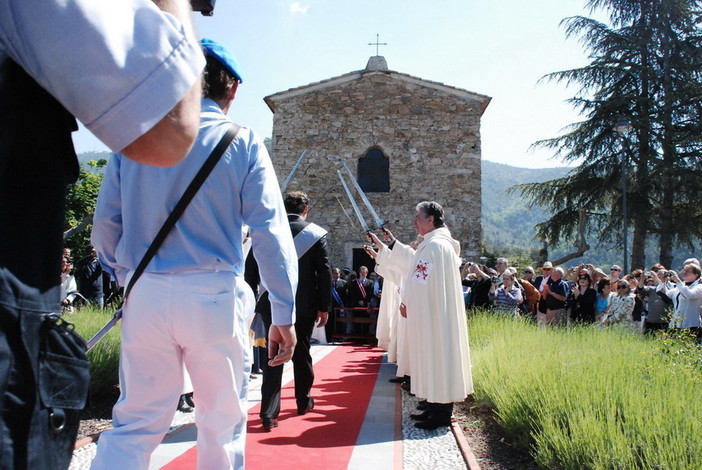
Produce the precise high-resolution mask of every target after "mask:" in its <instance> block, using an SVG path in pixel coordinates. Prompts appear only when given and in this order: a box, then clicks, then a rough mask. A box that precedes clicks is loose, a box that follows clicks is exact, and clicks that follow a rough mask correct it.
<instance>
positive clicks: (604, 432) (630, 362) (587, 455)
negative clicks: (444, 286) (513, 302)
mask: <svg viewBox="0 0 702 470" xmlns="http://www.w3.org/2000/svg"><path fill="white" fill-rule="evenodd" d="M469 331H470V339H471V356H472V361H473V379H474V383H475V389H476V398H477V399H478V400H479V401H481V402H483V403H487V404H488V405H489V406H491V407H493V408H494V409H495V411H496V413H497V415H498V416H499V420H500V422H501V424H502V426H503V427H504V429H505V430H506V431H507V432H508V433H509V434H510V435H511V436H512V437H513V439H514V441H515V442H517V443H518V445H522V446H528V447H529V448H531V452H532V455H533V456H534V457H535V459H536V461H537V462H538V463H539V464H540V465H543V466H544V467H546V468H558V469H629V468H646V469H649V468H650V469H693V468H694V469H699V468H702V462H701V461H700V454H701V453H702V422H701V421H700V419H702V401H700V391H702V387H701V386H702V368H700V367H699V356H700V350H699V348H698V347H697V346H694V345H691V344H685V343H683V342H679V341H676V340H660V339H654V340H651V339H645V338H642V337H641V336H640V335H634V334H631V333H626V332H623V331H617V330H601V329H595V328H593V327H579V328H569V329H559V328H555V329H546V330H543V329H539V328H537V327H536V326H535V325H533V324H531V323H528V322H524V321H518V320H517V321H515V320H513V319H509V318H500V317H496V316H493V315H490V314H486V313H483V314H477V315H475V316H473V317H472V318H471V319H470V321H469Z"/></svg>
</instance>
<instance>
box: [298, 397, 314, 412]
mask: <svg viewBox="0 0 702 470" xmlns="http://www.w3.org/2000/svg"><path fill="white" fill-rule="evenodd" d="M313 409H314V398H310V401H308V402H307V406H305V407H302V408H301V407H299V406H298V407H297V414H299V415H300V416H302V415H306V414H307V413H308V412H309V411H312V410H313Z"/></svg>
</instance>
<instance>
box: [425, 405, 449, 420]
mask: <svg viewBox="0 0 702 470" xmlns="http://www.w3.org/2000/svg"><path fill="white" fill-rule="evenodd" d="M428 405H429V407H428V411H429V413H431V414H433V415H435V416H436V417H438V418H451V415H452V414H453V403H432V402H428Z"/></svg>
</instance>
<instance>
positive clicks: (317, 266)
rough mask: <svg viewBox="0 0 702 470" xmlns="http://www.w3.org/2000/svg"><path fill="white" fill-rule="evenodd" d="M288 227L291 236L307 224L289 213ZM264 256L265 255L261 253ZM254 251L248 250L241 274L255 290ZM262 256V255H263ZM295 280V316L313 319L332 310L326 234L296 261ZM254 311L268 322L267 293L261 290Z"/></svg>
mask: <svg viewBox="0 0 702 470" xmlns="http://www.w3.org/2000/svg"><path fill="white" fill-rule="evenodd" d="M288 222H289V223H290V230H291V232H292V235H293V237H295V235H297V234H298V233H300V232H301V231H302V229H304V228H305V227H306V226H308V225H309V222H307V221H306V220H304V219H303V218H302V217H299V216H295V215H288ZM261 256H265V254H263V255H261ZM255 257H256V254H255V253H253V250H252V251H251V253H249V257H248V258H247V259H246V271H245V274H244V277H245V279H246V282H248V283H249V285H250V286H252V288H254V292H256V287H254V286H258V284H259V282H260V276H259V274H258V263H257V260H255ZM262 259H263V258H262ZM297 269H298V282H297V292H296V293H295V309H296V312H297V319H298V320H300V319H307V320H309V319H313V318H316V317H317V312H328V311H330V310H331V266H330V265H329V249H328V247H327V237H326V235H325V236H323V237H322V238H320V239H319V240H317V242H316V243H315V244H314V245H312V247H311V248H310V249H309V250H307V252H306V253H305V254H304V255H302V257H300V258H298V260H297ZM256 311H257V312H259V313H261V314H262V315H263V317H264V322H266V323H267V324H270V321H271V305H270V302H269V301H268V292H266V293H264V294H263V295H262V296H261V298H260V299H259V301H258V304H257V305H256Z"/></svg>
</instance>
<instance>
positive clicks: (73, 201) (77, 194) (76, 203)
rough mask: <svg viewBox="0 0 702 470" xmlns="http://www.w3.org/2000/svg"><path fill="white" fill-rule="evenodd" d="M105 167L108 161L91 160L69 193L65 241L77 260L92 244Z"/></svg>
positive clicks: (82, 168) (81, 170)
mask: <svg viewBox="0 0 702 470" xmlns="http://www.w3.org/2000/svg"><path fill="white" fill-rule="evenodd" d="M105 165H107V160H90V161H89V162H87V163H86V164H84V165H83V166H81V169H80V174H79V176H78V180H77V181H76V182H75V183H74V184H72V185H70V186H69V188H68V191H67V195H66V213H65V218H66V221H65V232H64V239H65V243H66V246H67V247H69V248H71V250H72V252H73V255H74V257H75V258H80V257H81V256H83V254H84V253H85V250H86V248H87V247H88V245H89V244H90V229H91V228H92V220H93V214H94V213H95V204H96V202H97V197H98V193H99V192H100V184H101V183H102V176H103V175H102V170H103V168H104V166H105Z"/></svg>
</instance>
